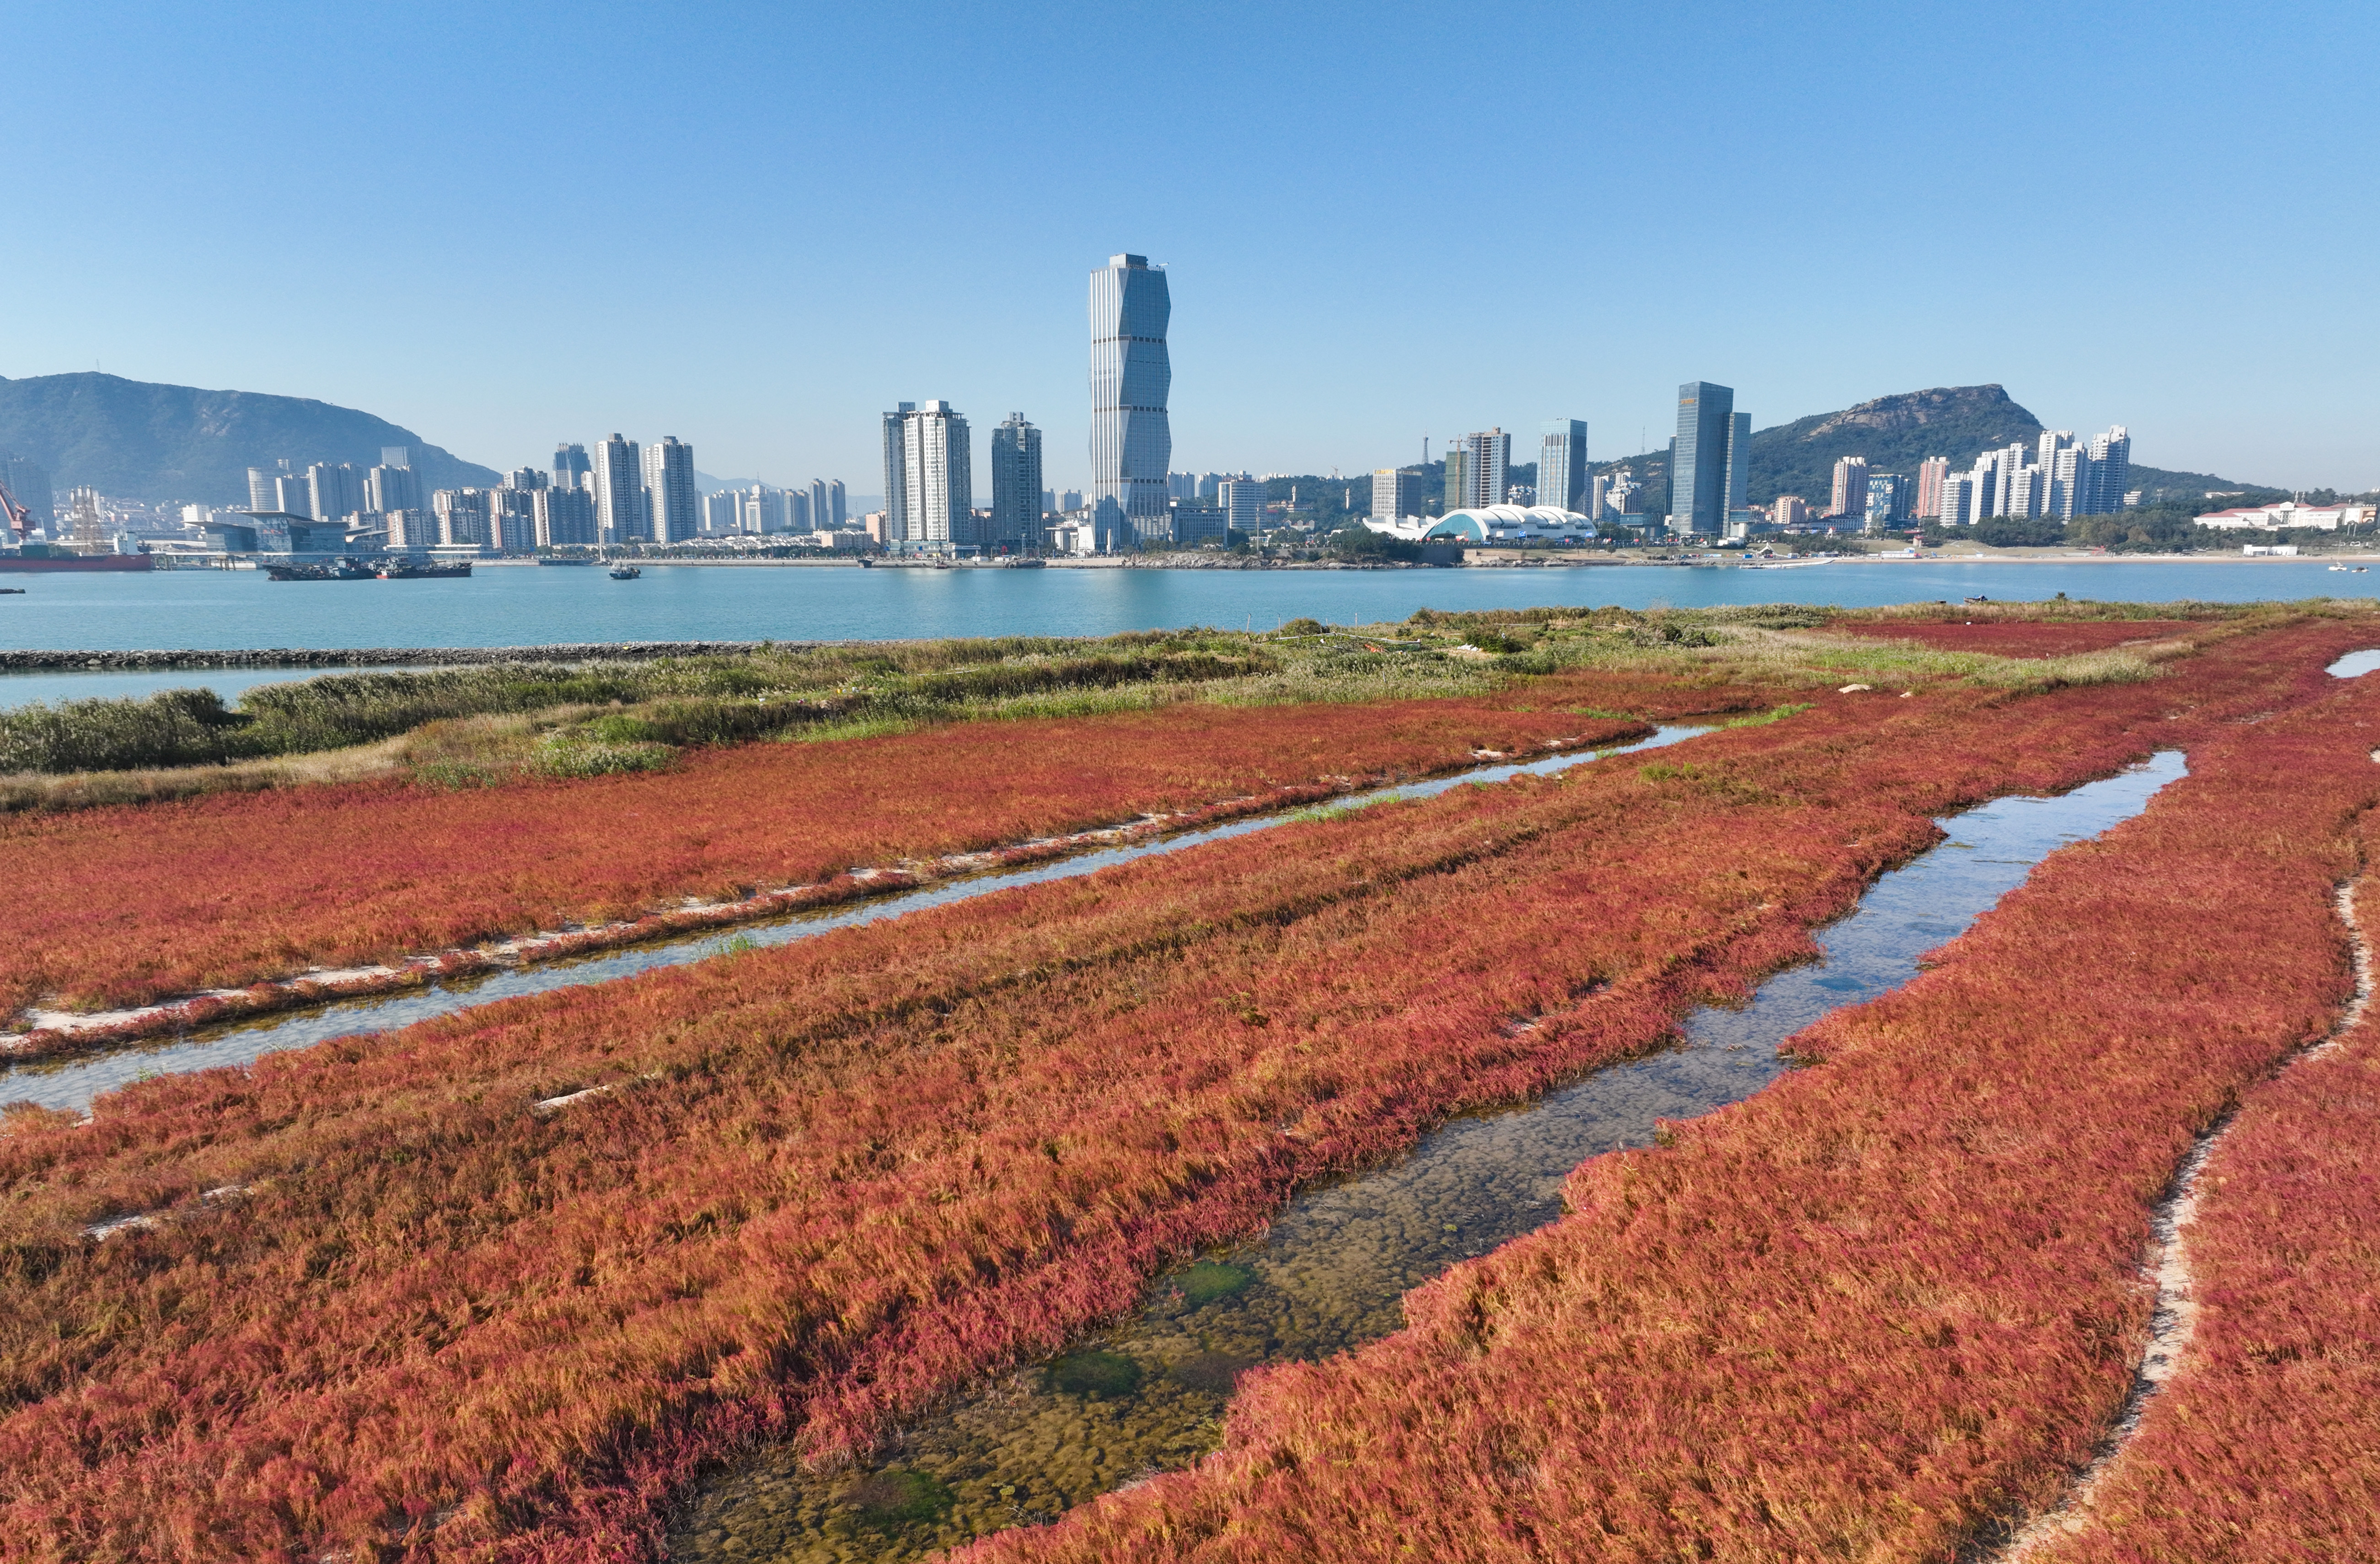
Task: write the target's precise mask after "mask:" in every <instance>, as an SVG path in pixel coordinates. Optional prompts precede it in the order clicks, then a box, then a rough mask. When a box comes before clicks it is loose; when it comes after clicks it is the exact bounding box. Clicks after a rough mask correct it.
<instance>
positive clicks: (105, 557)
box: [0, 544, 157, 574]
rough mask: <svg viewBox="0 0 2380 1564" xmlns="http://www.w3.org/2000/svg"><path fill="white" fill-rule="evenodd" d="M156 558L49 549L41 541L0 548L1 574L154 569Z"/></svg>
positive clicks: (144, 555) (140, 555) (142, 555)
mask: <svg viewBox="0 0 2380 1564" xmlns="http://www.w3.org/2000/svg"><path fill="white" fill-rule="evenodd" d="M155 568H157V562H156V560H155V558H154V557H153V556H150V555H146V554H70V553H67V552H66V551H65V550H60V551H58V552H56V553H55V554H54V553H52V552H51V551H50V549H49V548H48V546H47V545H45V544H26V545H25V546H24V547H23V548H21V549H9V550H6V551H0V574H12V573H15V572H18V571H29V570H153V569H155Z"/></svg>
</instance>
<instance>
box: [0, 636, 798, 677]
mask: <svg viewBox="0 0 2380 1564" xmlns="http://www.w3.org/2000/svg"><path fill="white" fill-rule="evenodd" d="M769 644H771V642H767V641H579V642H575V643H571V644H566V645H560V646H344V647H342V646H331V647H306V646H297V647H290V646H273V647H264V648H245V649H230V650H222V651H204V650H198V649H185V650H182V651H178V652H165V651H133V652H0V673H57V672H66V671H72V670H76V669H84V670H89V669H99V670H113V671H126V670H129V671H133V672H139V671H140V670H143V669H149V668H361V667H392V666H395V667H402V666H407V665H408V664H420V665H424V666H429V665H434V666H439V667H455V666H461V665H464V664H472V663H584V662H591V661H595V660H598V659H601V658H606V657H635V658H645V657H707V656H719V655H732V654H736V653H740V652H751V651H756V650H758V649H759V648H760V647H762V646H765V645H769ZM774 644H776V645H779V646H783V647H787V648H792V649H799V647H801V646H806V645H807V644H810V643H808V642H792V641H778V642H775V643H774Z"/></svg>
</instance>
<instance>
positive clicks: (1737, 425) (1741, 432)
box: [1727, 412, 1752, 529]
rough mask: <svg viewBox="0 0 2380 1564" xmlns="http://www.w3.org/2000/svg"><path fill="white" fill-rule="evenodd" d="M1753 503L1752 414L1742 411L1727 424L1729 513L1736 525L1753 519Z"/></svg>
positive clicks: (1730, 521) (1730, 518) (1731, 523)
mask: <svg viewBox="0 0 2380 1564" xmlns="http://www.w3.org/2000/svg"><path fill="white" fill-rule="evenodd" d="M1751 505H1752V415H1751V414H1750V413H1748V412H1740V413H1737V414H1735V415H1734V417H1733V418H1732V419H1731V420H1730V422H1729V423H1728V426H1727V516H1728V524H1729V526H1730V529H1732V528H1733V527H1734V525H1735V523H1737V522H1738V521H1743V522H1749V521H1750V520H1751V519H1752V518H1751V513H1750V512H1751Z"/></svg>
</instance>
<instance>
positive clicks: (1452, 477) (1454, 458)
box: [1439, 446, 1471, 516]
mask: <svg viewBox="0 0 2380 1564" xmlns="http://www.w3.org/2000/svg"><path fill="white" fill-rule="evenodd" d="M1441 472H1442V474H1443V477H1442V481H1441V482H1440V483H1439V510H1440V511H1441V512H1442V513H1443V514H1445V515H1448V516H1451V515H1453V514H1454V513H1455V512H1456V511H1458V510H1461V509H1462V508H1463V507H1465V506H1467V505H1469V504H1470V503H1471V453H1470V452H1469V451H1466V450H1464V449H1463V447H1462V446H1447V447H1446V455H1445V457H1444V458H1443V459H1442V466H1441Z"/></svg>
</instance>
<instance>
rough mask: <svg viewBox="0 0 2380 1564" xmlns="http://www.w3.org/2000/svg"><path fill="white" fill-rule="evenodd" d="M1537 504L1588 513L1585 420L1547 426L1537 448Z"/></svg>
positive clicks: (1562, 420)
mask: <svg viewBox="0 0 2380 1564" xmlns="http://www.w3.org/2000/svg"><path fill="white" fill-rule="evenodd" d="M1537 503H1538V504H1539V505H1558V506H1560V507H1562V508H1563V509H1564V510H1573V511H1577V512H1579V513H1580V514H1582V515H1584V514H1585V510H1586V424H1585V422H1584V421H1583V420H1580V419H1575V418H1557V419H1553V420H1550V421H1549V422H1548V423H1547V424H1546V436H1545V439H1544V440H1543V441H1542V442H1541V443H1540V444H1539V445H1538V446H1537Z"/></svg>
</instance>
